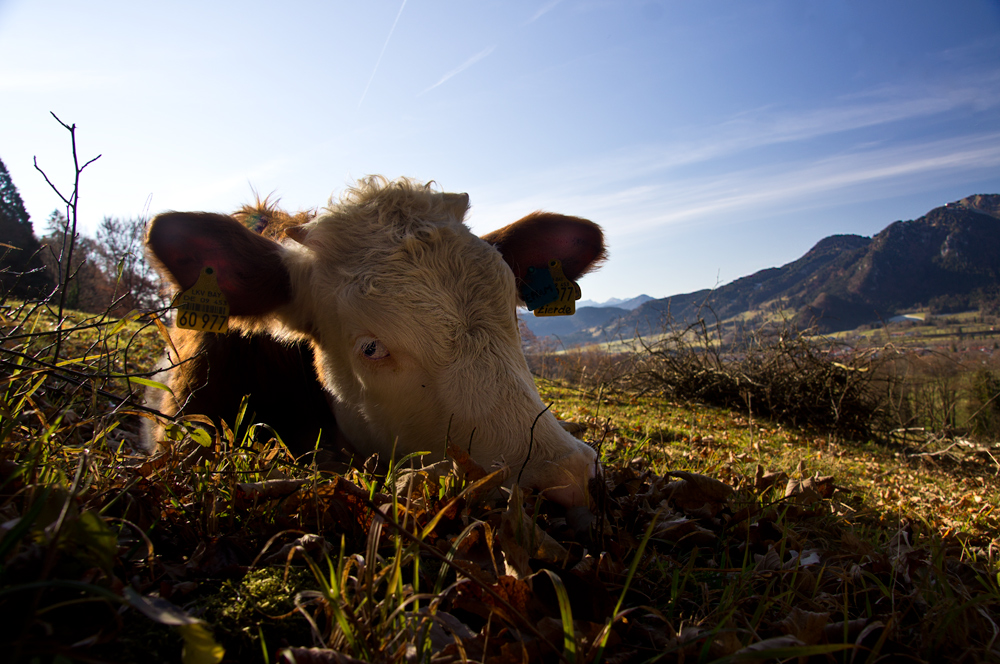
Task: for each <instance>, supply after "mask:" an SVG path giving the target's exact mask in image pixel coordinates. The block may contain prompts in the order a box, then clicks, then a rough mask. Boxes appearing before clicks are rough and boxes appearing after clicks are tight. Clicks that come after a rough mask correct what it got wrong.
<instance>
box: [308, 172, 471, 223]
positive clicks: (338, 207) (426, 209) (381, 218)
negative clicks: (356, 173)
mask: <svg viewBox="0 0 1000 664" xmlns="http://www.w3.org/2000/svg"><path fill="white" fill-rule="evenodd" d="M435 185H436V183H435V182H434V181H433V180H432V181H430V182H426V183H420V182H418V181H417V180H414V179H412V178H405V177H403V178H397V179H395V180H390V179H388V178H386V177H384V176H382V175H369V176H366V177H363V178H361V179H359V180H358V181H357V183H356V184H355V186H353V187H350V188H349V189H347V190H345V191H344V193H343V194H341V196H340V198H339V199H337V200H334V199H331V200H330V205H329V207H328V208H327V212H328V213H329V214H330V215H331V216H333V217H340V218H343V217H356V216H357V215H358V214H359V213H360V214H361V215H362V216H363V217H365V218H366V219H367V220H369V221H370V222H371V221H375V222H377V223H379V224H380V225H398V224H400V223H402V224H404V225H405V224H407V223H408V222H416V223H418V224H420V223H421V222H423V223H426V222H427V221H430V220H434V221H437V222H438V223H440V221H443V220H445V219H448V218H451V219H453V220H454V221H458V222H461V221H462V220H463V218H464V217H465V213H466V212H467V211H468V209H469V197H468V195H466V194H447V193H444V192H441V191H439V190H438V189H437V188H436V186H435Z"/></svg>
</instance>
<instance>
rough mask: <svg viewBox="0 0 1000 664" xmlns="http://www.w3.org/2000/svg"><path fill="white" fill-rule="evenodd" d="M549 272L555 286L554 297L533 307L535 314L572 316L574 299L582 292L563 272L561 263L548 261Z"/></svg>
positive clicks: (574, 305)
mask: <svg viewBox="0 0 1000 664" xmlns="http://www.w3.org/2000/svg"><path fill="white" fill-rule="evenodd" d="M549 274H551V275H552V281H553V282H554V283H555V287H556V293H557V296H556V299H555V300H554V301H552V302H549V303H548V304H545V305H543V306H541V307H538V308H537V309H535V315H536V316H572V315H573V314H575V313H576V301H577V300H579V299H580V297H581V296H582V293H581V292H580V287H579V286H578V285H577V284H576V283H575V282H573V281H570V280H569V278H568V277H567V276H566V275H565V274H563V269H562V263H560V262H559V261H557V260H554V259H553V260H551V261H549Z"/></svg>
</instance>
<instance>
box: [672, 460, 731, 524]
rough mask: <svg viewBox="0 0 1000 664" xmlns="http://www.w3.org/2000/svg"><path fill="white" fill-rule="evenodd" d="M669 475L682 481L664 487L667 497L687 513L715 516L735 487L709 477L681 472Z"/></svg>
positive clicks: (676, 471)
mask: <svg viewBox="0 0 1000 664" xmlns="http://www.w3.org/2000/svg"><path fill="white" fill-rule="evenodd" d="M667 475H668V476H670V477H678V478H680V479H679V480H678V481H676V482H670V483H669V484H667V485H666V486H665V487H664V492H665V496H666V498H667V499H668V500H670V502H672V503H673V504H674V505H676V506H677V507H679V508H680V509H682V510H684V511H685V512H700V513H705V515H706V516H715V515H716V514H718V513H719V512H720V511H721V510H722V508H723V507H725V503H726V500H727V499H728V498H729V494H731V493H732V492H733V487H731V486H729V485H728V484H725V483H724V482H720V481H719V480H717V479H715V478H713V477H708V476H707V475H699V474H698V473H688V472H685V471H680V470H675V471H671V472H669V473H667ZM699 516H701V514H699Z"/></svg>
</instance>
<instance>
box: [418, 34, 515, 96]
mask: <svg viewBox="0 0 1000 664" xmlns="http://www.w3.org/2000/svg"><path fill="white" fill-rule="evenodd" d="M495 49H496V46H490V47H489V48H487V49H485V50H483V51H480V52H479V53H476V54H475V55H474V56H472V57H471V58H469V59H468V60H466V61H465V62H463V63H462V64H461V65H459V66H458V67H456V68H455V69H452V70H451V71H450V72H448V73H447V74H445V75H444V76H442V77H441V80H440V81H438V82H437V83H435V84H434V85H432V86H431V87H429V88H427V89H426V90H424V91H423V92H421V93H420V94H421V95H422V94H424V93H425V92H430V91H431V90H433V89H434V88H436V87H437V86H439V85H441V84H442V83H444V82H445V81H447V80H448V79H449V78H451V77H452V76H456V75H458V74H461V73H462V72H463V71H465V70H466V69H468V68H469V67H471V66H472V65H474V64H476V63H477V62H479V61H480V60H482V59H483V58H485V57H486V56H487V55H489V54H490V53H492V52H493V51H494V50H495ZM417 96H420V95H417Z"/></svg>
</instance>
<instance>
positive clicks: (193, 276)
mask: <svg viewBox="0 0 1000 664" xmlns="http://www.w3.org/2000/svg"><path fill="white" fill-rule="evenodd" d="M146 244H147V246H148V247H149V248H150V250H151V251H152V253H153V255H154V256H155V257H156V258H157V260H158V261H159V262H160V268H159V269H160V272H161V273H163V275H164V276H165V277H167V278H169V279H170V280H171V281H172V282H173V283H174V284H176V285H177V286H178V288H180V289H182V290H183V289H186V288H190V287H191V286H193V285H194V283H195V282H196V281H197V280H198V276H199V275H200V274H201V271H202V270H203V269H204V268H205V267H211V268H213V269H214V270H215V275H216V279H217V280H218V283H219V288H221V289H222V292H223V294H224V295H225V296H226V300H227V301H228V302H229V308H230V312H231V313H232V314H233V315H234V316H261V315H265V314H267V313H270V312H271V311H273V310H274V309H275V308H277V307H279V306H281V305H282V304H284V303H286V302H288V301H289V300H290V298H291V284H290V280H289V276H288V271H287V270H286V269H285V266H284V264H283V263H282V261H281V247H280V246H279V245H278V244H276V243H275V242H272V241H271V240H268V239H267V238H264V237H261V236H260V235H257V234H256V233H253V232H252V231H250V230H247V229H246V228H245V227H244V226H243V225H242V224H240V223H239V222H237V221H236V220H234V219H232V218H231V217H227V216H224V215H220V214H209V213H205V212H169V213H167V214H161V215H159V216H157V217H156V218H155V219H154V220H153V221H152V223H151V224H150V226H149V231H148V232H147V234H146Z"/></svg>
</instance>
